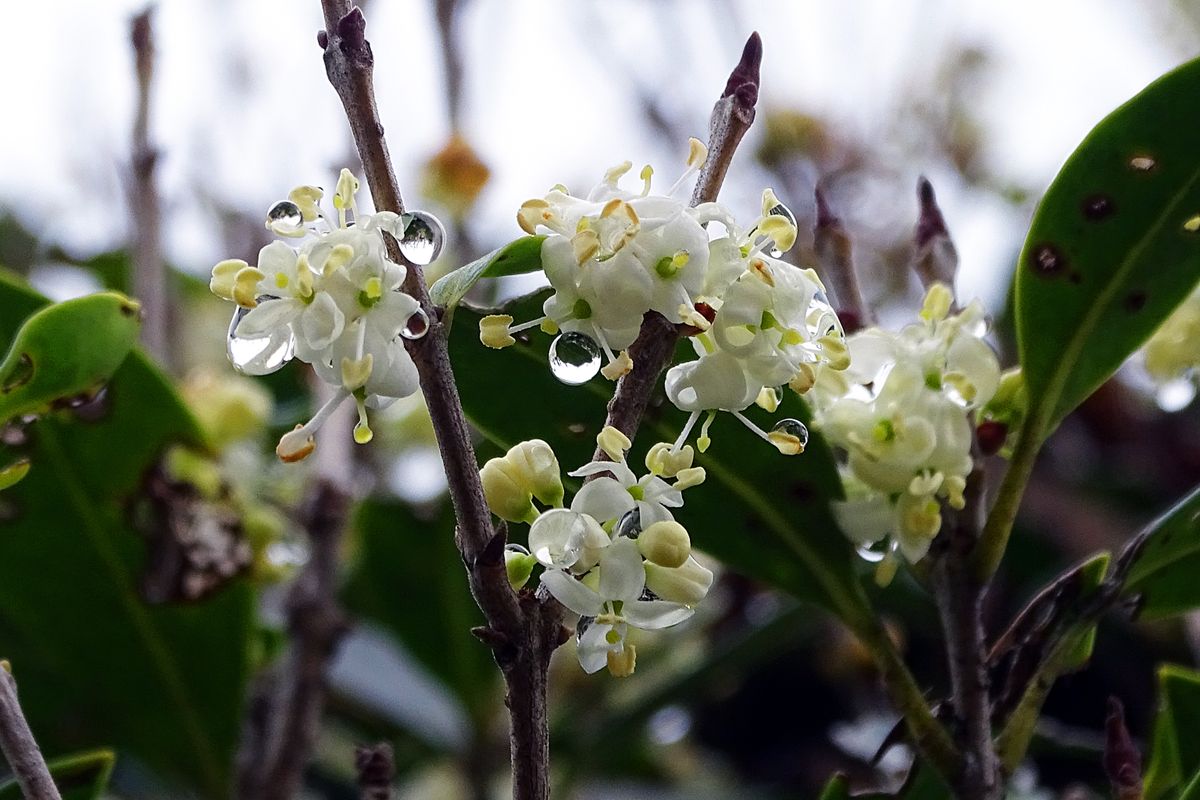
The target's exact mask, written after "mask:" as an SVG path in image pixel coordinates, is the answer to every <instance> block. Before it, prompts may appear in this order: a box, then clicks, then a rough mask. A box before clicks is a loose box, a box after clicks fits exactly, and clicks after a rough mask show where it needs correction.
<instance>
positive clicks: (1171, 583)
mask: <svg viewBox="0 0 1200 800" xmlns="http://www.w3.org/2000/svg"><path fill="white" fill-rule="evenodd" d="M1147 531H1148V533H1149V535H1148V536H1147V538H1146V541H1145V543H1144V544H1143V545H1142V546H1141V549H1140V550H1138V552H1137V555H1136V556H1135V558H1134V561H1133V564H1132V565H1131V566H1130V568H1129V575H1128V577H1127V578H1126V580H1125V593H1126V594H1128V595H1130V596H1132V597H1137V598H1138V613H1139V615H1140V616H1141V617H1142V618H1144V619H1158V618H1160V617H1167V616H1171V615H1172V614H1179V613H1182V612H1184V611H1190V610H1191V609H1193V608H1196V607H1197V606H1200V581H1197V580H1196V576H1197V575H1198V574H1200V489H1196V490H1195V491H1193V492H1192V493H1191V494H1190V495H1188V496H1187V497H1185V498H1184V499H1183V500H1181V501H1180V502H1179V504H1178V505H1176V506H1175V507H1174V508H1172V509H1171V510H1170V511H1168V512H1167V513H1166V514H1164V515H1162V516H1161V517H1159V518H1158V519H1156V520H1155V521H1154V522H1152V523H1150V525H1149V527H1148V528H1147Z"/></svg>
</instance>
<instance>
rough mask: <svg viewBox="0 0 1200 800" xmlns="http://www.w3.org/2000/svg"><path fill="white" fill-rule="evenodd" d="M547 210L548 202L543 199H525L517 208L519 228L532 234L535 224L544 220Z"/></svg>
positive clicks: (535, 227) (548, 209)
mask: <svg viewBox="0 0 1200 800" xmlns="http://www.w3.org/2000/svg"><path fill="white" fill-rule="evenodd" d="M549 211H550V204H549V203H547V202H546V201H545V200H536V199H535V200H526V201H525V202H524V203H522V204H521V207H520V208H519V209H518V210H517V224H518V225H520V226H521V230H523V231H525V232H526V233H528V234H531V235H532V234H533V233H534V232H535V231H536V230H537V226H538V225H539V224H541V223H542V222H544V221H546V218H545V214H546V213H549ZM552 216H553V215H552Z"/></svg>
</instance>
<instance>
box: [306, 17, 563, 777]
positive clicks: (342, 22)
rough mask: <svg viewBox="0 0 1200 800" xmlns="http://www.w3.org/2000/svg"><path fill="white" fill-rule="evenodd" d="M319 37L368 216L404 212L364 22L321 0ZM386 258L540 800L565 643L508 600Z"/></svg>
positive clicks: (438, 377) (542, 612)
mask: <svg viewBox="0 0 1200 800" xmlns="http://www.w3.org/2000/svg"><path fill="white" fill-rule="evenodd" d="M321 5H322V10H323V12H324V16H325V30H324V31H322V32H321V34H320V35H319V36H318V42H319V43H320V45H321V46H322V48H324V51H325V71H326V74H327V75H328V77H329V81H330V83H331V84H332V85H333V87H334V89H335V90H336V91H337V94H338V97H339V98H340V99H341V101H342V105H343V107H344V108H345V111H346V117H347V120H348V121H349V123H350V129H351V132H352V133H353V135H354V141H355V144H356V145H357V147H358V152H359V156H360V158H361V159H362V164H363V171H364V172H365V174H366V179H367V183H368V185H369V186H370V188H371V196H372V197H373V199H374V201H375V207H376V209H378V210H380V211H393V212H397V213H401V212H403V211H404V202H403V199H402V197H401V195H400V189H399V186H398V184H397V182H396V176H395V173H394V171H393V170H392V164H391V157H390V155H389V154H388V149H387V143H386V141H385V140H384V136H383V125H382V123H381V122H380V119H379V112H378V109H377V107H376V104H375V93H374V88H373V75H372V73H373V67H374V57H373V55H372V52H371V45H370V43H369V42H368V41H367V39H366V20H365V19H364V18H363V15H362V12H361V11H360V10H359V9H357V8H354V7H353V6H352V4H351V3H350V2H349V0H322V4H321ZM387 245H388V255H389V257H390V258H391V259H392V260H394V261H396V262H397V263H400V264H403V265H405V266H406V267H407V270H408V274H407V276H406V278H405V281H404V286H403V288H404V291H406V292H408V293H409V294H410V295H412V296H413V297H414V298H416V299H417V301H418V302H419V303H420V304H421V307H422V308H423V309H424V310H425V312H426V314H427V315H428V316H429V319H430V325H429V330H428V332H427V333H426V335H425V336H424V337H422V338H421V339H417V340H406V341H405V346H406V347H407V348H408V353H409V355H410V356H411V357H412V359H413V363H414V364H415V365H416V368H417V372H418V374H419V375H420V379H421V390H422V392H423V393H424V395H425V400H426V405H427V406H428V408H429V416H430V419H431V421H432V423H433V429H434V433H435V434H436V437H437V441H438V448H439V450H440V451H441V456H442V464H443V467H444V468H445V472H446V479H447V483H448V484H449V488H450V498H451V501H452V502H453V505H454V512H455V518H456V520H457V531H456V534H455V541H456V543H457V545H458V549H459V551H460V553H461V554H462V557H463V561H464V563H465V564H466V566H467V573H468V577H469V580H470V584H471V592H472V594H473V595H474V596H475V600H476V602H477V603H478V604H479V607H480V609H481V610H482V611H483V614H484V617H485V618H486V620H487V623H488V624H487V627H486V629H485V630H486V631H487V633H486V634H485V635H486V639H485V641H487V643H488V644H490V645H491V646H492V650H493V653H494V655H495V657H496V663H497V664H498V665H499V666H500V669H501V671H502V672H503V674H504V679H505V686H506V689H507V696H506V703H507V705H508V707H509V711H510V714H511V719H512V724H511V734H510V748H511V752H512V769H513V797H514V798H515V800H546V798H548V797H549V792H550V780H549V752H550V737H549V725H548V715H547V709H546V686H547V681H548V677H547V671H548V669H549V664H550V655H551V654H552V653H553V651H554V649H555V648H556V647H558V645H559V644H561V643H562V641H563V640H564V631H565V629H564V628H563V626H562V609H561V607H560V606H559V605H558V604H557V603H554V602H540V601H538V600H537V599H535V598H534V596H533V595H532V594H529V593H522V594H521V595H520V597H518V595H517V593H516V592H514V591H513V590H512V588H511V587H510V586H509V583H508V578H507V574H506V572H505V570H504V542H505V534H504V531H503V530H500V531H497V530H496V529H495V528H494V527H493V525H492V516H491V512H490V511H489V510H488V507H487V503H486V501H485V500H484V497H483V487H482V484H481V483H480V480H479V472H478V461H477V459H476V457H475V450H474V447H473V445H472V443H471V434H470V429H469V428H468V426H467V421H466V417H465V416H464V414H463V410H462V403H461V401H460V400H459V396H458V387H457V386H456V385H455V382H454V373H453V371H452V369H451V366H450V356H449V352H448V350H447V346H446V331H445V327H444V326H443V325H442V323H441V320H440V318H439V316H438V314H437V310H436V309H435V308H434V306H433V305H432V303H431V302H430V300H429V294H428V291H427V290H426V287H425V282H424V279H423V276H422V273H421V270H420V269H419V268H418V267H417V266H415V265H413V264H411V263H409V262H408V260H407V259H405V258H404V256H403V254H402V253H401V252H400V249H399V247H398V246H397V244H396V242H395V241H394V240H392V239H391V238H390V237H388V241H387Z"/></svg>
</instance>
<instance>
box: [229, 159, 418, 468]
mask: <svg viewBox="0 0 1200 800" xmlns="http://www.w3.org/2000/svg"><path fill="white" fill-rule="evenodd" d="M357 190H358V180H357V179H355V177H354V176H353V175H352V174H351V173H350V172H349V170H342V173H341V176H340V177H339V178H338V185H337V191H336V192H335V194H334V197H333V205H334V208H335V209H336V210H337V221H336V224H335V223H333V222H331V221H330V220H329V219H328V218H327V217H326V216H325V215H324V214H323V213H322V211H321V208H320V206H319V205H318V203H319V202H320V200H321V196H322V194H323V192H322V190H321V189H319V188H317V187H315V186H300V187H297V188H296V189H294V190H292V192H291V194H290V195H289V196H288V199H287V200H285V201H281V202H279V203H276V204H275V205H274V206H272V208H271V210H270V211H269V212H268V214H267V223H266V224H267V228H268V229H270V230H271V231H272V232H273V233H275V234H277V235H279V236H283V237H285V238H289V239H294V240H297V242H298V246H297V247H292V246H290V245H288V244H287V243H285V242H283V241H276V242H272V243H271V244H269V245H267V246H266V247H264V248H263V249H262V250H261V251H260V252H259V255H258V264H257V265H256V266H250V265H249V264H247V263H246V262H245V261H241V260H238V259H230V260H227V261H222V262H221V263H219V264H217V265H216V266H215V267H213V271H212V280H211V282H210V284H209V286H210V288H211V289H212V291H213V292H214V293H215V294H217V295H218V296H220V297H223V298H225V299H226V300H232V301H233V302H235V303H237V305H238V308H237V310H236V311H235V312H234V317H233V322H232V323H231V325H230V329H229V355H230V360H231V361H233V363H234V366H235V367H237V368H238V370H240V371H241V372H244V373H246V374H250V375H263V374H267V373H269V372H273V371H275V370H277V369H279V368H280V367H282V366H283V365H284V364H285V363H286V362H287V361H288V360H290V359H291V358H292V357H293V356H294V357H296V358H299V359H300V360H302V361H304V362H306V363H308V364H311V365H312V367H313V369H314V370H315V371H316V373H317V374H318V375H319V376H320V377H321V378H322V379H323V380H324V381H325V382H326V383H329V384H332V385H334V386H336V387H338V391H337V393H336V394H335V395H334V397H333V398H332V399H331V400H330V401H329V402H328V403H327V404H326V405H325V406H324V407H322V408H321V409H320V410H319V411H318V412H317V413H316V415H315V416H314V417H313V419H312V420H310V421H309V422H308V423H307V424H305V425H300V426H297V428H296V430H294V431H291V432H290V433H288V434H285V435H284V437H283V438H282V439H281V440H280V442H279V446H278V447H277V448H276V452H277V453H278V455H279V457H280V458H281V459H283V460H284V461H298V460H300V459H303V458H304V457H306V456H307V455H308V454H309V453H311V452H312V450H313V447H314V439H313V436H314V434H315V433H316V431H317V429H318V428H319V427H320V426H321V425H322V424H323V423H324V421H325V420H326V419H327V418H328V417H329V415H330V414H331V413H332V412H333V410H334V409H336V408H337V407H338V406H339V405H340V404H341V403H342V402H344V401H345V400H346V399H348V398H350V397H353V398H354V400H355V403H356V404H357V405H358V411H359V422H358V425H357V426H356V427H355V430H354V438H355V440H356V441H358V442H360V443H365V442H367V441H370V439H371V435H372V434H371V429H370V427H369V425H368V421H367V412H366V409H367V408H368V407H370V408H382V407H384V406H386V405H388V404H390V403H391V402H392V401H394V400H395V399H396V398H400V397H406V396H408V395H410V394H412V393H413V392H415V391H416V390H417V388H418V383H417V371H416V368H415V367H414V365H413V362H412V359H411V358H409V356H408V353H407V352H406V351H405V349H404V346H403V342H401V341H400V337H401V336H404V337H407V338H418V337H420V336H423V335H424V333H425V331H426V330H427V328H428V319H427V318H426V316H425V313H424V312H423V311H422V310H421V308H420V306H419V305H418V303H417V301H416V300H414V299H413V298H412V297H411V296H409V295H408V294H406V293H404V292H403V291H401V289H400V285H401V283H403V281H404V278H405V275H406V270H405V267H403V266H402V265H400V264H396V263H394V262H392V261H390V260H389V259H388V257H387V253H386V251H385V245H384V240H383V236H382V233H383V232H387V233H389V234H391V235H393V236H395V237H396V238H397V239H398V240H400V241H401V242H404V241H405V240H406V234H407V239H409V240H411V239H412V238H413V235H414V232H416V231H419V232H420V234H421V237H420V238H421V239H422V241H425V240H433V241H437V242H439V246H440V240H439V238H438V234H437V232H438V231H439V230H440V223H437V221H436V219H433V218H432V217H429V215H426V214H423V212H415V214H406V215H397V214H393V213H390V212H380V213H377V214H369V215H368V214H359V213H358V210H357V206H356V203H355V192H356V191H357ZM431 232H432V233H431Z"/></svg>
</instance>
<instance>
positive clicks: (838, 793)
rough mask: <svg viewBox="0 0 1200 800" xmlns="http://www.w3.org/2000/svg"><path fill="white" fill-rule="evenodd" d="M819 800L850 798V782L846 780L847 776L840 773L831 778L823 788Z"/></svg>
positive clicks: (846, 799) (843, 799)
mask: <svg viewBox="0 0 1200 800" xmlns="http://www.w3.org/2000/svg"><path fill="white" fill-rule="evenodd" d="M819 800H850V782H849V781H848V780H846V776H845V775H842V774H841V773H838V774H837V775H834V776H833V777H832V778H830V779H829V783H827V784H825V788H824V789H822V790H821V797H820V799H819Z"/></svg>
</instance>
